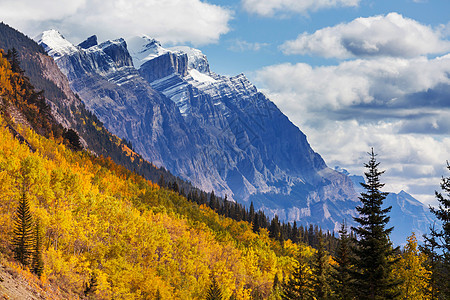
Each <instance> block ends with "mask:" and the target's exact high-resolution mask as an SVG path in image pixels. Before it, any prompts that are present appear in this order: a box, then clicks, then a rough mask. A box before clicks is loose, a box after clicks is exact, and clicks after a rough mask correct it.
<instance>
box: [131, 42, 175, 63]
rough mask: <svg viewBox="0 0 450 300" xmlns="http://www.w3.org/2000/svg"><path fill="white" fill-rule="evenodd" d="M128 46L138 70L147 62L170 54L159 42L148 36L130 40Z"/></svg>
mask: <svg viewBox="0 0 450 300" xmlns="http://www.w3.org/2000/svg"><path fill="white" fill-rule="evenodd" d="M127 44H128V51H129V52H130V55H131V58H132V59H133V65H134V66H135V68H136V69H139V68H140V67H141V65H142V64H144V63H145V62H146V61H148V60H151V59H153V58H155V57H158V56H160V55H163V54H165V53H167V52H170V51H169V50H167V49H165V48H163V47H162V46H161V43H160V42H159V41H157V40H155V39H154V38H150V37H148V36H146V35H142V36H135V37H132V38H129V39H127Z"/></svg>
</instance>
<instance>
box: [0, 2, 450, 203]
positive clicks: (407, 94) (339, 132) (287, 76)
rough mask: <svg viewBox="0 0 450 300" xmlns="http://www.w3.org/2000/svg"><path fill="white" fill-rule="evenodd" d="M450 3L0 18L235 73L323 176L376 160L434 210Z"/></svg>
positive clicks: (4, 12) (446, 91)
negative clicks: (129, 43) (128, 42)
mask: <svg viewBox="0 0 450 300" xmlns="http://www.w3.org/2000/svg"><path fill="white" fill-rule="evenodd" d="M449 12H450V1H447V0H445V1H444V0H441V1H437V0H436V1H433V0H395V1H392V0H391V1H386V0H228V1H226V0H223V1H219V0H164V1H161V0H127V1H124V0H110V1H103V0H59V1H55V0H40V1H35V0H16V1H10V0H8V1H5V0H0V20H2V21H4V22H5V23H7V24H9V25H11V26H13V27H15V28H17V29H19V30H21V31H22V32H24V33H25V34H27V35H29V36H31V37H34V36H36V35H38V34H39V33H40V32H42V31H44V30H47V29H57V30H59V31H60V32H61V33H62V34H63V35H64V36H65V37H66V38H67V39H68V40H70V41H71V42H73V43H74V44H77V43H79V42H81V41H82V40H83V39H85V38H86V37H88V36H90V35H92V34H97V35H98V37H99V40H100V41H103V40H106V39H114V38H118V37H125V38H127V37H130V36H135V35H141V34H146V35H149V36H152V37H155V38H157V39H159V40H160V41H161V42H162V44H163V46H164V45H165V46H173V45H190V46H194V47H196V48H199V49H201V50H202V51H203V52H204V53H205V54H206V55H207V56H208V59H209V62H210V65H211V70H213V71H214V72H216V73H219V74H225V75H237V74H239V73H244V74H246V76H247V77H248V78H249V79H250V80H251V81H252V82H253V83H255V84H256V86H257V88H258V89H260V90H261V91H262V92H264V93H265V94H266V95H267V96H268V97H269V98H270V99H271V100H272V101H273V102H275V104H276V105H277V106H278V107H279V108H280V109H281V110H282V111H283V112H284V113H285V114H286V115H287V116H288V117H289V118H290V120H291V121H292V122H294V123H295V124H296V125H297V126H298V127H299V128H300V129H301V130H302V131H303V132H304V133H305V134H306V135H307V137H308V141H309V142H310V144H311V145H312V147H313V149H315V150H316V151H317V152H318V153H320V154H321V155H322V156H323V157H324V159H325V161H326V162H327V164H328V165H329V166H330V167H334V166H340V167H342V168H346V169H348V170H349V171H350V172H351V173H353V174H361V173H362V172H363V171H364V169H363V164H364V162H366V161H367V151H369V150H370V148H371V147H374V149H375V152H377V153H378V154H379V160H380V161H381V163H382V168H385V169H386V173H385V175H384V177H383V180H384V182H386V190H387V191H393V192H399V191H400V190H405V191H407V192H409V193H411V194H412V195H413V196H415V197H416V198H417V199H419V200H421V201H423V202H424V203H433V201H434V190H436V189H438V188H439V182H440V178H441V177H442V176H448V171H447V170H446V168H445V164H446V160H450V75H449V74H450V14H449Z"/></svg>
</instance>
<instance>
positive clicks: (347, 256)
mask: <svg viewBox="0 0 450 300" xmlns="http://www.w3.org/2000/svg"><path fill="white" fill-rule="evenodd" d="M350 246H351V244H350V237H349V235H348V232H347V224H346V222H345V220H344V222H342V224H341V228H340V230H339V243H338V247H337V250H336V256H335V258H334V260H335V261H336V263H337V265H333V271H334V272H333V273H332V277H333V279H334V284H333V287H334V288H333V290H334V293H335V294H336V296H337V298H338V299H342V300H350V299H353V295H354V293H353V290H352V282H353V280H352V265H351V261H352V252H351V247H350Z"/></svg>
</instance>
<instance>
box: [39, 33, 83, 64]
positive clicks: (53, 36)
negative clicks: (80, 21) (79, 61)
mask: <svg viewBox="0 0 450 300" xmlns="http://www.w3.org/2000/svg"><path fill="white" fill-rule="evenodd" d="M35 40H36V41H38V44H40V45H41V46H42V47H44V49H45V51H46V52H47V53H48V54H49V55H50V56H52V57H53V58H54V59H58V58H60V57H62V56H64V55H71V54H73V53H76V52H77V51H78V49H77V47H75V46H74V45H73V44H72V43H70V42H69V41H68V40H66V39H65V38H64V36H63V35H62V34H61V33H59V31H57V30H54V29H51V30H47V31H44V32H43V33H42V34H40V35H39V36H37V37H36V38H35Z"/></svg>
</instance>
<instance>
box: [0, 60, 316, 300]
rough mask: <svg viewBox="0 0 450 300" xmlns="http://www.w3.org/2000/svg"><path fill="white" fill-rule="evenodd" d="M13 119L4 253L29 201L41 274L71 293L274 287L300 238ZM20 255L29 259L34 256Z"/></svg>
mask: <svg viewBox="0 0 450 300" xmlns="http://www.w3.org/2000/svg"><path fill="white" fill-rule="evenodd" d="M0 62H1V63H0V66H1V68H0V80H1V82H2V85H1V91H0V92H1V95H3V101H5V102H6V101H7V100H6V99H7V98H8V97H9V96H8V92H9V91H14V88H13V87H11V86H10V85H8V84H7V83H8V82H10V80H11V78H13V77H15V76H19V74H17V73H14V72H12V71H11V69H10V65H9V63H8V62H7V60H6V59H5V58H3V57H2V56H0ZM2 107H5V105H2ZM11 124H13V123H10V122H9V121H8V120H6V119H5V118H4V116H3V115H2V117H1V120H0V181H1V182H2V185H1V186H0V227H1V229H0V235H1V236H0V243H1V253H2V255H3V256H5V257H12V256H13V253H16V254H17V249H16V248H15V243H14V242H13V236H14V232H16V231H15V224H16V225H17V218H18V216H17V215H16V210H17V208H18V206H19V203H20V201H22V203H25V202H26V205H27V206H29V211H30V214H31V216H32V221H31V223H30V226H32V227H33V229H30V230H31V231H33V230H34V226H35V225H36V224H38V223H39V228H40V229H39V236H40V237H41V243H40V244H41V247H40V251H42V253H41V255H42V262H43V269H42V271H41V272H38V274H39V273H40V274H41V280H42V282H44V283H51V284H53V285H57V286H58V287H59V288H60V289H61V290H62V291H64V292H65V297H68V298H70V297H78V296H83V295H88V294H92V295H94V296H95V297H97V298H101V299H110V298H120V299H134V298H136V299H141V298H149V299H151V298H153V295H156V294H157V293H158V294H159V295H161V297H162V298H163V299H173V298H177V299H195V298H202V297H203V296H204V295H205V293H206V292H207V289H208V286H209V283H210V281H211V278H212V276H214V278H215V279H216V280H217V282H220V287H221V290H222V293H223V295H224V296H226V297H229V296H231V295H232V294H235V295H236V296H237V298H238V299H248V298H249V297H250V294H251V293H255V292H257V293H261V294H262V295H264V296H266V297H268V296H269V295H270V294H271V292H272V284H273V280H274V277H275V275H276V274H278V276H279V277H282V274H283V272H287V270H288V269H289V265H290V263H291V260H292V259H291V256H292V254H293V253H294V252H296V250H297V248H298V247H297V246H296V245H294V244H292V243H287V244H285V246H284V247H281V244H280V243H279V242H278V241H275V240H272V239H270V238H269V235H268V232H267V230H261V231H260V232H259V233H254V232H253V231H252V226H251V224H249V223H247V222H236V221H233V220H231V219H229V218H225V217H220V216H219V215H217V214H216V213H215V212H213V211H212V210H211V209H209V208H206V207H205V206H198V205H196V204H193V203H190V202H188V201H187V200H186V199H185V198H183V197H181V196H180V195H178V194H177V193H175V192H172V191H168V190H166V189H161V188H159V186H157V185H156V184H153V183H151V182H150V181H147V180H145V179H144V178H142V177H140V176H138V175H136V174H134V173H132V172H130V171H128V170H126V169H125V168H123V167H120V166H118V165H116V164H115V163H113V162H112V161H111V160H110V159H104V158H101V157H95V156H93V155H92V154H89V153H88V152H86V151H72V150H70V149H69V148H67V147H66V146H65V145H64V144H63V143H60V142H59V141H58V139H55V138H53V137H51V138H45V137H43V136H40V135H38V134H36V133H35V132H34V131H33V130H32V129H30V128H26V127H25V126H19V125H17V124H16V125H14V126H15V128H16V129H15V130H14V132H15V133H16V136H18V137H20V139H21V140H22V142H20V141H19V139H15V138H13V134H12V132H11ZM23 205H25V204H23ZM15 222H16V223H15ZM29 244H31V242H30V243H29ZM305 249H307V248H305ZM33 251H35V250H32V249H31V248H30V249H29V252H30V253H31V252H33ZM309 251H311V250H309ZM16 258H17V257H16ZM22 263H23V264H24V266H29V267H30V268H31V267H32V261H31V259H25V260H23V261H22Z"/></svg>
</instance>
